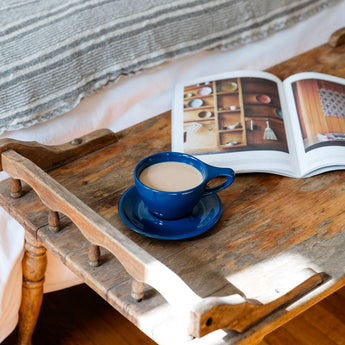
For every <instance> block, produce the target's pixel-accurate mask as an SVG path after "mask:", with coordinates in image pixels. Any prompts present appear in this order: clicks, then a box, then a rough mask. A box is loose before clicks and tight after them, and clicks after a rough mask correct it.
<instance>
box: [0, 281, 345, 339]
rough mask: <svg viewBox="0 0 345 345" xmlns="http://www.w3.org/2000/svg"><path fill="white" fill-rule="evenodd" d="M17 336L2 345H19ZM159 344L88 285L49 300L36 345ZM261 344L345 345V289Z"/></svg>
mask: <svg viewBox="0 0 345 345" xmlns="http://www.w3.org/2000/svg"><path fill="white" fill-rule="evenodd" d="M15 341H16V331H14V332H13V333H12V334H11V335H10V336H9V337H8V338H7V339H6V340H5V341H4V342H3V343H2V345H15ZM41 344H42V345H43V344H44V345H110V344H116V345H155V343H154V342H153V341H152V340H151V339H149V338H148V337H146V336H145V335H144V334H143V333H142V332H141V331H140V330H138V328H136V327H135V326H134V325H133V324H131V323H130V322H129V321H128V320H127V319H125V318H124V317H123V316H122V315H121V314H119V313H118V312H116V310H114V309H113V308H112V307H111V306H110V305H109V304H108V303H107V302H105V301H104V300H103V299H102V298H100V297H99V296H98V295H97V294H96V293H95V292H93V291H92V290H91V289H89V288H88V287H87V286H86V285H79V286H75V287H72V288H69V289H65V290H61V291H57V292H53V293H49V294H45V295H44V300H43V305H42V310H41V314H40V318H39V321H38V324H37V327H36V331H35V334H34V337H33V345H41ZM176 345H178V344H176ZM260 345H345V288H343V289H341V290H339V291H338V292H336V293H334V294H333V295H331V296H329V297H328V298H326V299H325V300H324V301H322V302H320V303H318V304H317V305H315V306H314V307H312V308H311V309H309V310H308V311H306V312H305V313H303V314H301V315H300V316H298V317H297V318H295V319H294V320H292V321H290V322H289V323H287V324H286V325H284V326H282V327H280V328H278V329H277V330H276V331H275V332H273V333H271V334H269V335H268V336H267V337H266V338H265V339H264V341H263V342H262V343H260Z"/></svg>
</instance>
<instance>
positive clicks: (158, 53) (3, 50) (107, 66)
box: [0, 0, 337, 133]
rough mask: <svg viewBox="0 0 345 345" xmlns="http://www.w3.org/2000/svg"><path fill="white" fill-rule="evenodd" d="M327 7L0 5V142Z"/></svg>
mask: <svg viewBox="0 0 345 345" xmlns="http://www.w3.org/2000/svg"><path fill="white" fill-rule="evenodd" d="M335 2H337V1H335V0H299V1H296V0H274V1H272V0H213V1H210V0H174V1H173V0H68V1H61V0H26V1H24V0H6V1H1V2H0V23H1V26H0V133H2V132H3V131H5V130H15V129H19V128H23V127H28V126H31V125H33V124H35V123H38V122H41V121H45V120H48V119H51V118H53V117H56V116H58V115H60V114H63V113H65V112H67V111H68V110H70V109H72V108H73V107H75V106H76V105H77V104H78V103H79V102H80V100H81V99H82V98H83V97H86V96H89V95H91V94H92V93H93V92H94V91H96V90H99V89H101V88H102V87H104V86H106V85H110V84H112V83H114V82H115V81H116V80H118V78H119V77H120V76H121V75H131V74H135V73H138V72H140V71H142V70H144V69H148V68H151V67H153V66H157V65H159V64H162V63H164V62H166V61H169V60H171V59H175V58H179V57H182V56H185V55H188V54H193V53H197V52H200V51H202V50H205V49H215V48H224V49H230V48H233V47H236V46H239V45H243V44H246V43H249V42H252V41H256V40H259V39H261V38H263V37H265V36H267V35H269V34H271V33H274V32H276V31H278V30H282V29H284V28H286V27H289V26H291V25H293V24H295V23H296V22H299V21H301V20H304V19H306V18H307V17H309V16H310V15H313V14H315V13H316V12H318V11H320V10H321V9H323V8H324V7H326V6H330V5H332V4H334V3H335Z"/></svg>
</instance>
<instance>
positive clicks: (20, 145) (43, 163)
mask: <svg viewBox="0 0 345 345" xmlns="http://www.w3.org/2000/svg"><path fill="white" fill-rule="evenodd" d="M116 141H117V136H116V134H114V133H113V132H111V131H110V130H108V129H100V130H97V131H94V132H92V133H90V134H87V135H85V136H83V137H81V138H76V139H74V140H72V141H71V142H70V143H65V144H61V145H56V146H47V145H42V144H39V143H37V142H34V141H32V142H22V141H19V140H14V139H1V140H0V153H2V152H5V151H7V150H11V149H12V150H15V151H16V152H18V153H20V154H21V155H23V156H24V157H26V158H28V159H30V160H31V161H32V162H34V163H35V164H36V165H37V166H39V167H40V168H42V169H43V170H49V169H53V168H56V167H57V166H60V165H62V164H65V163H66V162H68V161H71V160H73V159H75V158H76V157H78V156H82V155H85V154H87V153H88V152H92V151H96V150H98V149H99V148H101V147H104V146H105V145H107V144H110V143H114V142H116ZM0 170H2V166H1V162H0Z"/></svg>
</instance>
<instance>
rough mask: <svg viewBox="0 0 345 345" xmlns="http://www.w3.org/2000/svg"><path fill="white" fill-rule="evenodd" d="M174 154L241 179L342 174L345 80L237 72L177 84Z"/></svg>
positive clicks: (316, 75) (344, 135)
mask: <svg viewBox="0 0 345 345" xmlns="http://www.w3.org/2000/svg"><path fill="white" fill-rule="evenodd" d="M172 150H173V151H179V152H185V153H189V154H192V155H197V156H198V158H200V159H201V160H203V161H205V162H206V163H208V164H213V165H216V166H222V167H231V168H232V169H234V170H235V172H237V173H244V172H269V173H275V174H280V175H285V176H291V177H307V176H312V175H315V174H319V173H321V172H324V171H328V170H336V169H344V168H345V79H342V78H337V77H333V76H329V75H326V74H320V73H311V72H306V73H299V74H295V75H292V76H291V77H289V78H287V79H286V80H284V81H281V80H279V79H278V78H277V77H276V76H274V75H272V74H270V73H266V72H258V71H237V72H232V73H228V74H222V75H217V76H211V77H207V78H203V79H198V80H194V81H191V82H189V83H184V84H183V85H182V84H181V85H177V86H176V91H175V99H174V106H173V110H172Z"/></svg>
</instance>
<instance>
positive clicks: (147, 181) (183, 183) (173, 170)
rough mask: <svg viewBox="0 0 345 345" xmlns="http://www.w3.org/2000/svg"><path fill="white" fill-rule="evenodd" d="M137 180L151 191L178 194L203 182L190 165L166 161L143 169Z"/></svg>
mask: <svg viewBox="0 0 345 345" xmlns="http://www.w3.org/2000/svg"><path fill="white" fill-rule="evenodd" d="M139 180H140V181H141V182H142V183H143V184H144V185H146V186H148V187H150V188H153V189H157V190H160V191H165V192H178V191H183V190H188V189H191V188H194V187H196V186H198V185H199V184H200V183H202V182H203V177H202V174H201V172H200V171H199V170H198V169H196V168H194V167H193V166H191V165H190V164H186V163H180V162H170V161H167V162H162V163H156V164H153V165H150V166H148V167H147V168H145V169H144V170H143V171H142V172H141V174H140V176H139Z"/></svg>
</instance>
